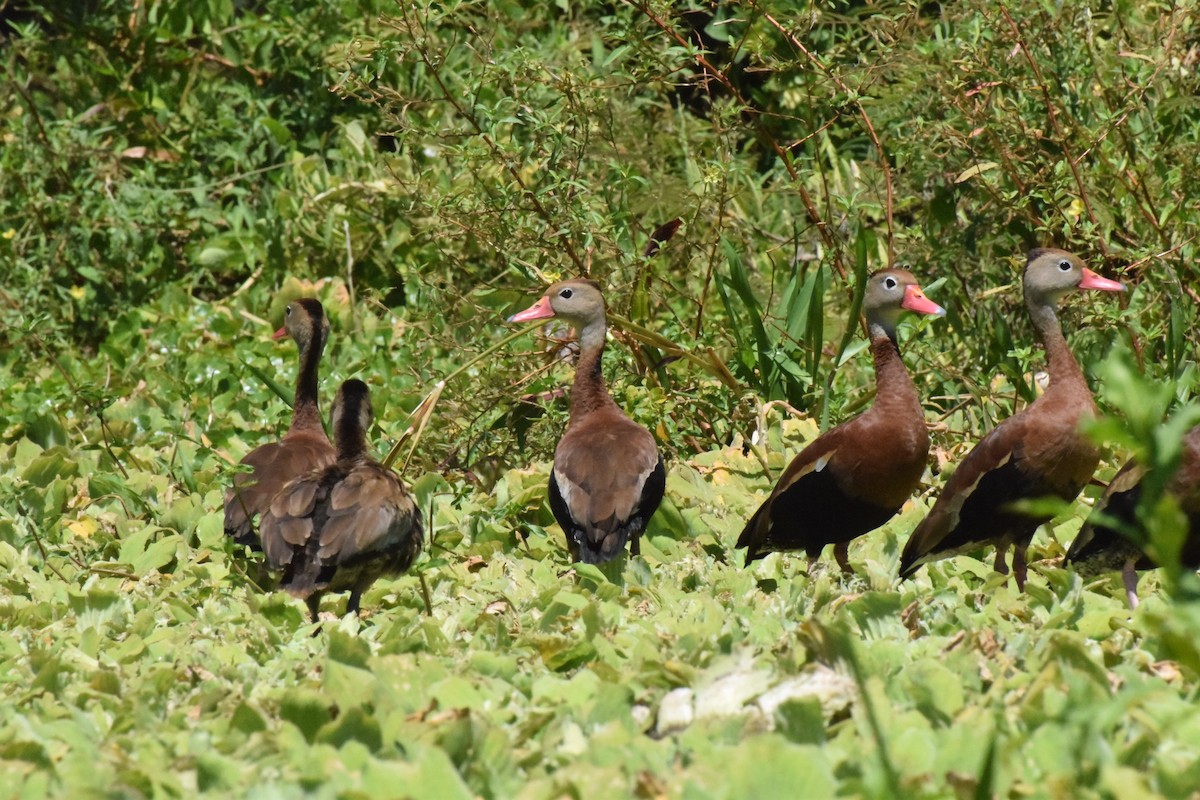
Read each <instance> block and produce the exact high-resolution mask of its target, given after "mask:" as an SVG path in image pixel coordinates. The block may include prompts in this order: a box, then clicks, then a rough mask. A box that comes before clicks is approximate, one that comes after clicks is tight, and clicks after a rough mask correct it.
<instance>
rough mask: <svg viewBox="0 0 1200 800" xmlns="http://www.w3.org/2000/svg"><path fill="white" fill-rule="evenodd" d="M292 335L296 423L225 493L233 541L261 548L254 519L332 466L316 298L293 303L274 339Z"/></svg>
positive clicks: (322, 330) (323, 332) (254, 456)
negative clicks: (296, 360) (289, 486)
mask: <svg viewBox="0 0 1200 800" xmlns="http://www.w3.org/2000/svg"><path fill="white" fill-rule="evenodd" d="M285 334H287V335H290V336H291V337H292V338H293V339H294V340H295V341H296V344H297V346H298V347H299V351H300V372H299V374H298V375H297V377H296V395H295V401H294V403H293V405H292V423H291V426H290V427H289V428H288V431H287V433H286V434H284V436H283V438H282V439H281V440H280V441H278V442H271V443H269V444H264V445H260V446H258V447H256V448H254V449H253V450H251V451H250V452H249V453H247V454H246V457H245V458H243V459H242V460H241V462H240V463H241V464H242V465H244V466H247V467H250V468H251V471H250V472H242V473H238V474H236V475H234V478H233V485H232V486H230V488H229V489H228V491H226V493H225V533H226V535H228V536H230V537H232V538H233V540H234V541H235V542H237V543H238V544H242V545H247V546H249V547H251V548H252V549H255V550H260V549H262V547H261V544H260V541H259V536H258V534H257V533H256V532H255V530H254V520H255V518H257V517H258V516H259V515H260V514H263V513H264V512H266V510H267V508H268V507H269V506H270V503H271V499H272V498H274V497H275V495H276V494H277V493H278V492H279V490H280V489H282V488H283V487H284V485H285V484H286V483H287V482H288V481H290V480H292V479H293V478H296V477H298V476H300V475H303V474H304V473H306V472H308V471H309V470H312V469H317V468H320V467H326V466H329V465H330V464H332V463H333V462H334V459H335V453H334V449H333V445H332V444H330V442H329V437H328V436H326V435H325V429H324V428H323V427H322V426H321V411H320V406H319V403H318V398H317V371H318V367H319V365H320V362H321V353H322V352H323V351H324V349H325V342H326V340H327V338H328V335H329V322H328V320H327V319H326V317H325V310H324V309H323V308H322V306H321V303H320V302H319V301H317V300H313V299H304V300H297V301H295V302H294V303H291V304H289V306H288V311H287V321H286V323H285V325H284V327H283V328H281V329H280V330H279V331H277V332H276V334H275V337H276V338H282V336H283V335H285Z"/></svg>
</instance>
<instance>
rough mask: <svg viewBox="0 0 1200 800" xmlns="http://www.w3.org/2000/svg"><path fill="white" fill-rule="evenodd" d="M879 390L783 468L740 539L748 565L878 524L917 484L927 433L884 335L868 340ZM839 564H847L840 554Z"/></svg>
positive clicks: (817, 547) (816, 548)
mask: <svg viewBox="0 0 1200 800" xmlns="http://www.w3.org/2000/svg"><path fill="white" fill-rule="evenodd" d="M871 353H872V355H873V357H874V360H875V371H876V381H877V386H878V389H877V392H876V399H875V403H874V405H872V406H871V408H870V409H868V410H867V411H865V412H864V413H863V414H861V415H859V416H858V417H855V418H854V419H852V420H849V421H848V422H845V423H843V424H841V425H839V426H837V427H836V428H832V429H830V430H828V431H826V432H825V433H823V434H822V435H821V436H819V437H817V439H816V440H815V441H813V442H812V444H810V445H808V446H807V447H806V448H804V449H803V450H802V451H800V453H799V455H797V456H796V458H795V459H794V460H793V461H792V463H791V464H790V465H788V468H787V470H785V471H784V473H783V475H782V476H781V477H780V479H779V483H778V484H776V486H775V489H774V490H773V491H772V492H771V496H770V497H768V498H767V500H766V502H764V503H763V504H762V506H760V507H759V509H758V511H756V512H755V514H754V516H753V517H751V518H750V521H749V522H747V523H746V527H745V528H744V529H743V530H742V534H741V536H740V537H739V538H738V541H737V547H744V548H746V562H747V563H749V562H751V561H753V560H755V559H757V558H763V557H764V556H766V555H767V554H768V553H772V552H776V551H780V550H804V551H805V552H806V553H807V554H808V556H809V558H812V559H815V558H817V557H819V556H820V555H821V551H822V550H823V549H824V548H825V546H826V545H829V544H835V545H841V544H843V543H847V542H849V541H851V540H852V539H855V538H857V537H859V536H861V535H863V534H864V533H868V532H870V531H872V530H874V529H875V528H878V527H879V526H881V525H883V524H884V523H885V522H887V521H888V520H889V519H891V518H892V517H893V516H895V514H896V512H898V511H899V510H900V508H901V506H903V505H904V502H905V501H906V500H907V499H908V498H909V497H911V496H912V493H913V492H914V491H915V490H916V488H917V486H918V485H919V484H920V481H921V475H922V474H923V473H924V471H925V462H926V459H927V458H928V455H929V433H928V430H927V428H926V426H925V417H924V412H923V411H922V409H921V403H920V400H919V399H918V398H917V392H916V389H915V388H914V387H913V383H912V380H911V379H910V378H909V377H908V373H907V371H906V370H905V369H904V364H903V362H902V361H901V360H900V353H899V350H898V349H897V348H896V345H895V344H894V343H893V342H892V341H891V340H890V339H888V338H887V337H886V336H885V337H882V338H879V339H875V340H874V341H872V342H871ZM835 552H836V554H837V555H838V561H839V562H840V563H841V564H842V567H843V569H845V568H847V565H846V562H845V551H844V550H842V549H837V550H836V551H835Z"/></svg>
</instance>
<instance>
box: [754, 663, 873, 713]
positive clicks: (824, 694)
mask: <svg viewBox="0 0 1200 800" xmlns="http://www.w3.org/2000/svg"><path fill="white" fill-rule="evenodd" d="M854 694H855V686H854V681H853V680H851V679H850V678H849V677H847V676H846V675H843V674H841V673H840V672H837V671H836V670H832V669H830V668H829V667H824V666H821V665H817V666H814V667H811V668H809V669H806V670H805V671H804V672H802V673H800V674H799V675H796V676H795V677H792V678H788V679H787V680H785V681H783V682H782V683H780V684H778V685H777V686H774V687H772V688H771V689H770V690H768V691H766V692H763V693H762V694H761V695H760V696H759V698H758V707H759V708H761V709H762V712H763V714H765V715H766V716H767V718H768V719H773V718H774V716H775V710H776V709H777V708H779V707H780V706H781V705H783V704H784V703H786V702H787V701H789V700H802V699H804V698H806V697H815V698H816V699H817V702H819V703H820V704H821V713H823V714H824V715H825V718H826V719H829V718H830V717H833V716H834V715H836V714H837V713H838V712H840V711H842V710H844V709H846V708H848V707H849V706H850V704H851V703H852V702H854Z"/></svg>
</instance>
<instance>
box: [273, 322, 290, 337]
mask: <svg viewBox="0 0 1200 800" xmlns="http://www.w3.org/2000/svg"><path fill="white" fill-rule="evenodd" d="M285 336H287V326H286V325H284V326H283V327H282V328H280V329H279V330H277V331H275V332H274V333H272V334H271V338H272V339H282V338H283V337H285Z"/></svg>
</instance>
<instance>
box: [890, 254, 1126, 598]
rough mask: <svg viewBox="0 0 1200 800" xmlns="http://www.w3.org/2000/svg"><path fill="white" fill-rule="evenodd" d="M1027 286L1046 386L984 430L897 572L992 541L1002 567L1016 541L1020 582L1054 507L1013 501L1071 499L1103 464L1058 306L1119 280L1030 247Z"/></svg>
mask: <svg viewBox="0 0 1200 800" xmlns="http://www.w3.org/2000/svg"><path fill="white" fill-rule="evenodd" d="M1043 283H1044V284H1046V285H1045V286H1043V285H1042V284H1043ZM1025 287H1026V288H1025V294H1026V304H1027V306H1028V307H1029V311H1030V315H1031V316H1032V318H1033V321H1034V327H1035V328H1036V329H1037V332H1038V335H1039V337H1040V338H1041V340H1042V343H1043V345H1044V346H1045V348H1046V355H1047V359H1048V367H1047V372H1048V374H1049V380H1050V385H1049V387H1048V388H1047V389H1046V391H1045V393H1044V394H1043V395H1042V396H1041V397H1039V398H1038V399H1037V400H1035V401H1034V402H1033V403H1032V404H1031V405H1030V406H1029V407H1028V408H1026V409H1025V410H1024V411H1021V412H1020V413H1018V414H1016V415H1015V416H1013V417H1010V418H1009V419H1007V420H1005V421H1004V422H1002V423H1001V424H1000V425H998V426H996V428H994V429H993V430H992V431H991V432H990V433H988V434H987V436H985V437H984V438H983V439H982V440H981V441H980V442H979V444H978V445H976V446H975V449H973V450H972V451H971V452H970V453H969V454H968V455H967V457H966V458H965V459H964V460H963V462H962V463H961V464H960V465H959V466H958V469H957V470H955V472H954V474H953V475H951V476H950V479H949V480H948V481H947V482H946V486H945V488H944V489H943V490H942V493H941V495H940V496H939V497H938V499H937V502H936V503H935V504H934V506H933V509H932V510H930V512H929V515H928V516H927V517H926V518H925V519H924V520H922V521H921V523H920V525H918V526H917V528H916V530H915V531H913V534H912V537H911V538H910V539H909V540H908V542H907V543H906V545H905V547H904V552H903V553H902V554H901V557H900V577H901V578H907V577H909V576H911V575H912V574H913V573H915V572H916V570H917V569H918V568H920V567H921V565H923V564H925V563H928V562H930V561H935V560H938V559H942V558H948V557H950V556H954V555H957V554H959V553H963V552H967V551H970V550H974V549H976V548H978V547H979V546H981V545H984V544H992V545H995V546H996V548H997V553H996V562H995V567H996V570H997V571H999V572H1002V573H1007V572H1008V569H1007V566H1006V565H1005V562H1004V554H1005V551H1006V549H1007V548H1008V546H1009V545H1013V546H1014V548H1015V549H1014V553H1013V572H1014V574H1015V577H1016V581H1017V586H1018V588H1024V585H1025V574H1026V568H1025V550H1026V548H1027V547H1028V545H1029V542H1030V540H1031V539H1032V538H1033V534H1034V532H1035V531H1036V530H1037V528H1038V526H1040V525H1042V524H1043V523H1045V522H1048V521H1049V520H1050V518H1051V515H1048V514H1032V513H1028V512H1020V511H1017V510H1015V509H1014V508H1013V504H1014V503H1017V502H1018V501H1021V500H1029V499H1036V498H1043V497H1057V498H1059V499H1061V500H1065V501H1071V500H1074V499H1075V498H1076V497H1077V496H1078V495H1079V492H1080V491H1081V490H1082V489H1083V487H1084V486H1085V485H1086V484H1087V482H1088V481H1089V480H1090V479H1091V476H1092V473H1093V472H1094V471H1095V469H1096V467H1097V465H1098V464H1099V461H1100V453H1099V450H1098V449H1097V448H1096V447H1095V445H1093V444H1092V443H1091V442H1090V441H1089V440H1088V439H1087V438H1086V437H1085V436H1083V435H1082V434H1081V433H1080V431H1079V425H1080V423H1081V422H1082V421H1083V420H1084V419H1089V418H1091V417H1093V416H1095V413H1096V407H1095V403H1094V402H1093V401H1092V393H1091V390H1090V389H1089V388H1088V386H1087V382H1086V381H1085V380H1084V377H1083V372H1082V370H1080V368H1079V364H1078V362H1076V361H1075V357H1074V356H1073V355H1071V351H1070V349H1069V348H1068V347H1067V342H1066V340H1065V339H1064V338H1063V335H1062V329H1061V327H1060V326H1059V324H1058V320H1057V318H1056V316H1055V314H1054V304H1055V303H1056V301H1057V299H1058V297H1060V296H1061V295H1063V294H1065V293H1066V292H1068V291H1071V290H1073V289H1075V288H1097V289H1104V290H1108V291H1115V290H1117V289H1119V288H1120V284H1118V283H1116V282H1114V281H1106V280H1105V279H1102V278H1099V277H1098V276H1096V275H1095V274H1094V273H1092V272H1091V271H1090V270H1087V269H1085V268H1084V267H1083V265H1082V263H1081V262H1080V261H1079V260H1078V258H1076V257H1075V256H1073V255H1071V254H1070V253H1067V252H1065V251H1062V250H1035V251H1032V252H1031V253H1030V254H1029V261H1028V264H1027V266H1026V273H1025Z"/></svg>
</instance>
